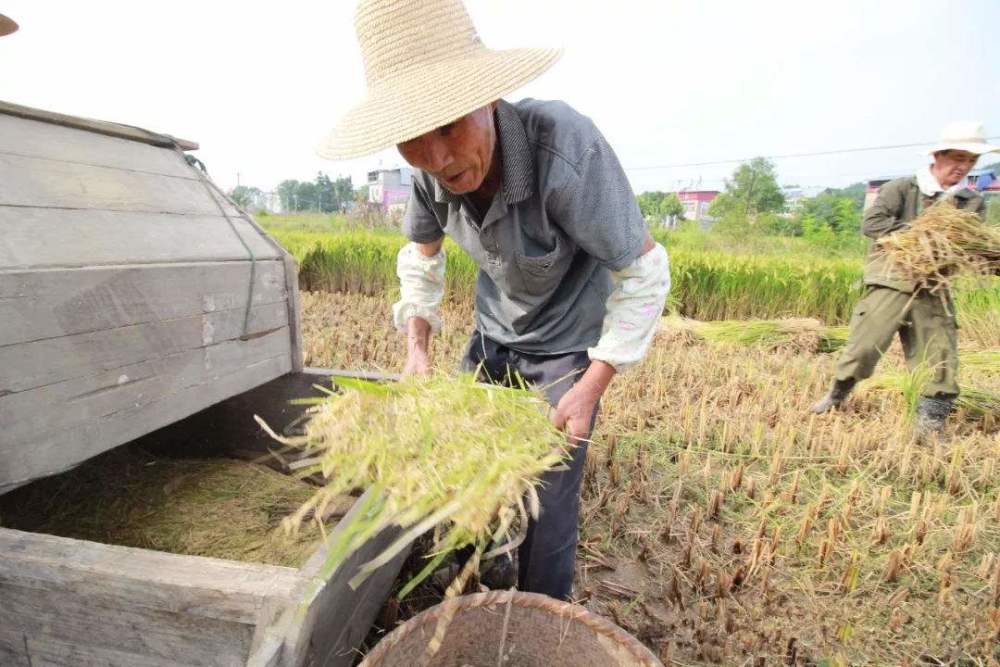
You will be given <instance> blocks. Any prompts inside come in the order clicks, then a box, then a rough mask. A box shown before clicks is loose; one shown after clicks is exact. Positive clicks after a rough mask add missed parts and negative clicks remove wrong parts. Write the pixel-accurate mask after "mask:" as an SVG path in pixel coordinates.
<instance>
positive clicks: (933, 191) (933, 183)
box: [917, 165, 969, 197]
mask: <svg viewBox="0 0 1000 667" xmlns="http://www.w3.org/2000/svg"><path fill="white" fill-rule="evenodd" d="M917 187H919V188H920V193H921V194H923V195H924V196H925V197H935V196H937V195H938V194H940V193H942V192H943V193H945V194H949V195H950V194H955V193H956V192H960V191H962V190H965V189H966V188H968V187H969V178H968V176H966V177H965V178H963V179H962V180H960V181H959V182H958V183H956V184H955V185H953V186H951V187H950V188H947V189H946V188H943V187H941V184H940V183H938V179H937V178H936V177H935V176H934V173H933V172H932V171H931V167H930V165H927V166H926V167H924V168H923V169H918V170H917Z"/></svg>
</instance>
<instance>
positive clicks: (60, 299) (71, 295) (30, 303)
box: [0, 241, 298, 373]
mask: <svg viewBox="0 0 1000 667" xmlns="http://www.w3.org/2000/svg"><path fill="white" fill-rule="evenodd" d="M0 243H2V241H0ZM249 287H250V263H249V262H203V263H191V262H186V263H177V264H156V265H139V264H132V265H125V266H114V267H95V268H86V269H79V270H48V271H32V270H15V271H3V270H0V322H2V323H3V325H2V326H0V346H4V345H12V344H14V343H23V342H27V341H35V340H41V339H44V338H55V337H58V336H68V335H72V334H80V333H88V332H93V331H103V330H105V329H116V328H119V327H127V326H131V325H135V324H143V323H146V322H155V321H163V320H172V319H178V318H183V317H190V316H192V315H197V314H199V313H213V312H218V311H221V310H231V309H239V308H245V307H246V300H247V294H248V292H249ZM288 299H289V293H288V291H287V285H286V281H285V267H284V265H283V263H282V262H279V261H261V262H257V265H256V266H255V267H254V283H253V305H254V307H257V306H261V305H266V304H271V303H278V302H286V301H287V300H288ZM292 307H293V308H295V309H297V308H298V302H297V301H293V303H292ZM2 372H3V369H0V373H2Z"/></svg>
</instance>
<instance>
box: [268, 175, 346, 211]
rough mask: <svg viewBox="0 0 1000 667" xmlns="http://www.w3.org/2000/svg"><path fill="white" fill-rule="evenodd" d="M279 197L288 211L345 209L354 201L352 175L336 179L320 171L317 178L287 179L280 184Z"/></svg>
mask: <svg viewBox="0 0 1000 667" xmlns="http://www.w3.org/2000/svg"><path fill="white" fill-rule="evenodd" d="M278 197H280V198H281V207H282V208H283V209H284V210H286V211H316V212H321V213H333V212H335V211H343V210H345V209H346V208H347V206H348V204H350V203H351V202H352V201H354V187H353V186H352V185H351V177H350V176H338V177H337V179H336V180H330V177H329V176H327V175H326V174H324V173H323V172H319V174H317V175H316V180H314V181H312V182H308V181H296V180H294V179H293V180H286V181H282V182H281V183H279V184H278Z"/></svg>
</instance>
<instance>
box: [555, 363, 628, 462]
mask: <svg viewBox="0 0 1000 667" xmlns="http://www.w3.org/2000/svg"><path fill="white" fill-rule="evenodd" d="M614 375H615V368H614V366H612V365H610V364H607V363H605V362H603V361H593V362H591V364H590V366H589V367H588V368H587V370H586V372H585V373H584V374H583V377H581V378H580V379H579V380H578V381H577V383H576V384H575V385H573V387H572V388H571V389H570V390H569V391H567V392H566V393H565V394H564V395H563V397H562V398H561V399H560V400H559V405H557V406H556V409H555V411H554V412H553V413H552V423H553V425H555V427H556V428H559V429H562V430H563V431H565V432H566V435H567V436H568V437H569V440H570V442H572V443H576V442H579V441H580V440H583V439H585V438H586V437H587V435H588V431H589V430H590V422H591V420H592V419H593V416H594V410H596V409H597V402H598V401H599V400H600V399H601V396H603V395H604V392H605V390H607V388H608V385H609V384H611V378H613V377H614Z"/></svg>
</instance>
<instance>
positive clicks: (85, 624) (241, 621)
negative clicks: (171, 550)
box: [0, 529, 301, 665]
mask: <svg viewBox="0 0 1000 667" xmlns="http://www.w3.org/2000/svg"><path fill="white" fill-rule="evenodd" d="M0 553H3V554H4V556H5V558H4V559H2V560H0V600H3V602H4V604H2V605H0V657H5V658H11V656H12V658H11V659H10V661H9V662H4V663H3V664H26V665H27V664H29V662H28V660H29V657H30V660H31V663H30V664H33V665H40V664H73V665H97V664H109V663H110V664H118V665H134V664H136V665H138V664H155V665H160V664H175V665H176V664H184V665H242V664H244V663H245V661H246V656H247V655H248V654H249V652H250V646H251V642H252V640H253V635H254V628H255V627H256V625H257V624H258V623H260V622H262V621H264V622H266V619H268V618H270V617H271V616H273V612H274V609H275V608H276V606H277V607H278V608H280V607H282V606H285V605H287V604H290V603H291V602H292V601H293V600H294V599H295V598H294V597H293V595H294V594H295V593H294V592H295V591H296V589H297V588H298V587H299V586H300V585H301V575H300V574H299V573H298V571H296V570H295V569H292V568H285V567H277V566H270V565H259V564H253V563H236V562H231V561H224V560H217V559H212V558H200V557H194V556H178V555H174V554H165V553H160V552H155V551H148V550H144V549H132V548H128V547H117V546H108V545H103V544H96V543H93V542H86V541H81V540H72V539H66V538H59V537H52V536H48V535H36V534H31V533H24V532H21V531H15V530H9V529H0ZM71 658H72V659H73V660H75V662H64V661H68V660H69V659H71ZM18 660H19V661H18Z"/></svg>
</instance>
